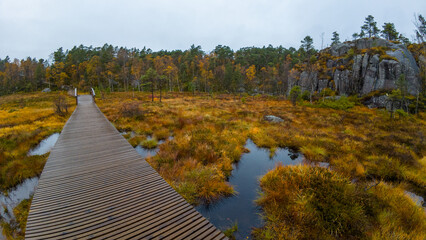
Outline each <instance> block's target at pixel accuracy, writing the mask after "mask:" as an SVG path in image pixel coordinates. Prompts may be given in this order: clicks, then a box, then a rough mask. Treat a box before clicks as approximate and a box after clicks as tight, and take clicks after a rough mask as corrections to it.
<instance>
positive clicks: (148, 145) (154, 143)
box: [141, 139, 158, 149]
mask: <svg viewBox="0 0 426 240" xmlns="http://www.w3.org/2000/svg"><path fill="white" fill-rule="evenodd" d="M157 145H158V142H157V140H156V139H150V140H145V141H143V142H142V143H141V146H142V147H143V148H146V149H154V148H156V147H157Z"/></svg>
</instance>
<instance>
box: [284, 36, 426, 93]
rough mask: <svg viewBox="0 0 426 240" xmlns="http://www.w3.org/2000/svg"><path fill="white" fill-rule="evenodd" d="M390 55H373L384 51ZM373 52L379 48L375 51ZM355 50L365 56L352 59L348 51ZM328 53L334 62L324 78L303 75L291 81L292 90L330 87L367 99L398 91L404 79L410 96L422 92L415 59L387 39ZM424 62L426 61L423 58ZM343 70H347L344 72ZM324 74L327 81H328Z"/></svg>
mask: <svg viewBox="0 0 426 240" xmlns="http://www.w3.org/2000/svg"><path fill="white" fill-rule="evenodd" d="M383 47H384V48H386V55H385V54H382V55H379V54H374V55H372V54H371V52H378V51H383V50H384V49H383ZM371 48H375V49H374V51H373V50H371ZM351 49H354V52H355V53H356V52H359V50H362V49H370V50H371V51H369V50H367V51H362V52H363V53H362V54H356V55H353V56H352V55H349V54H348V51H349V50H351ZM323 51H326V52H327V51H328V53H329V54H331V55H332V56H333V59H327V61H326V63H325V65H326V67H327V69H326V71H325V72H324V73H322V74H321V75H320V74H318V73H316V72H313V73H312V72H311V73H308V72H301V73H299V75H298V76H291V77H290V78H289V81H288V84H289V85H288V89H291V87H293V86H294V85H299V86H300V87H301V89H302V91H305V90H307V91H312V90H313V91H318V92H320V91H321V90H322V89H324V88H325V87H329V88H331V89H333V90H335V91H337V93H338V94H345V95H351V94H359V95H364V94H368V93H370V92H373V91H376V90H381V89H386V90H392V89H396V88H397V81H398V79H399V78H400V77H401V76H402V75H404V76H405V80H406V86H407V89H408V93H409V94H411V95H417V93H418V92H419V91H421V85H420V79H419V72H420V70H419V67H418V66H417V62H416V60H415V59H414V57H413V55H412V54H411V52H410V51H408V49H407V48H406V47H405V45H403V44H395V43H392V42H390V41H387V40H385V39H379V38H365V39H359V40H356V41H352V42H345V43H341V44H336V45H333V46H331V47H330V48H329V49H326V50H323ZM420 61H423V62H424V61H426V59H425V58H424V57H423V56H421V57H420ZM340 66H345V68H344V69H343V70H341V68H340ZM324 74H326V75H327V77H328V79H331V80H328V79H327V78H324Z"/></svg>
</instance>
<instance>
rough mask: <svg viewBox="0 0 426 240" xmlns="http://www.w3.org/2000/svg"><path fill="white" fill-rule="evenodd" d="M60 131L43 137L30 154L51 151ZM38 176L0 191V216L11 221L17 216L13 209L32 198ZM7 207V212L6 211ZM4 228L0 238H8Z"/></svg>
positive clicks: (0, 239) (1, 239)
mask: <svg viewBox="0 0 426 240" xmlns="http://www.w3.org/2000/svg"><path fill="white" fill-rule="evenodd" d="M58 138H59V133H54V134H52V135H50V136H49V137H47V138H45V139H43V140H42V141H41V142H40V143H39V144H38V145H37V146H36V147H34V148H32V149H30V150H29V151H28V153H27V155H28V156H34V155H43V154H45V153H48V152H50V150H52V148H53V146H55V144H56V141H58ZM37 184H38V177H33V178H27V179H25V180H24V182H23V183H21V184H19V185H17V186H16V187H14V188H12V189H10V190H9V191H8V192H7V193H6V194H4V193H2V192H0V216H1V220H2V221H5V222H8V223H10V221H11V220H12V219H14V218H15V216H14V215H13V209H14V208H15V207H16V206H18V204H19V203H20V202H21V201H22V200H24V199H28V198H30V197H31V196H32V195H33V194H34V192H35V189H36V187H37ZM6 209H7V212H6V211H5V210H6ZM2 231H3V229H2V228H1V227H0V240H3V239H6V238H5V237H4V236H3V234H2Z"/></svg>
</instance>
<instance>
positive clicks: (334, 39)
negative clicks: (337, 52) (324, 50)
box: [331, 31, 340, 45]
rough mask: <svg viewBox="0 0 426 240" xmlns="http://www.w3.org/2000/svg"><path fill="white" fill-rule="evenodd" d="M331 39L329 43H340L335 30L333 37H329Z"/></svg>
mask: <svg viewBox="0 0 426 240" xmlns="http://www.w3.org/2000/svg"><path fill="white" fill-rule="evenodd" d="M331 41H332V42H331V45H336V44H339V43H340V37H339V34H338V33H337V32H336V31H334V32H333V37H332V38H331Z"/></svg>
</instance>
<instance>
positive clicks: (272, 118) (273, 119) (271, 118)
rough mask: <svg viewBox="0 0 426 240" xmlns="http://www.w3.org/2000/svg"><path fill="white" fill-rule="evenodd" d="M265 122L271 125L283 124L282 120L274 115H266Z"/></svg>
mask: <svg viewBox="0 0 426 240" xmlns="http://www.w3.org/2000/svg"><path fill="white" fill-rule="evenodd" d="M264 119H265V121H268V122H272V123H280V122H284V120H283V119H282V118H280V117H277V116H274V115H267V116H265V117H264Z"/></svg>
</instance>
